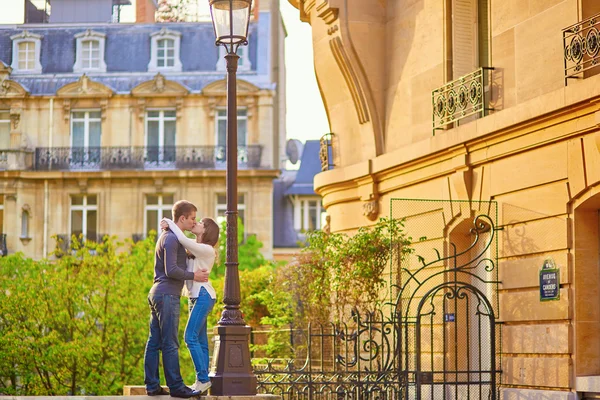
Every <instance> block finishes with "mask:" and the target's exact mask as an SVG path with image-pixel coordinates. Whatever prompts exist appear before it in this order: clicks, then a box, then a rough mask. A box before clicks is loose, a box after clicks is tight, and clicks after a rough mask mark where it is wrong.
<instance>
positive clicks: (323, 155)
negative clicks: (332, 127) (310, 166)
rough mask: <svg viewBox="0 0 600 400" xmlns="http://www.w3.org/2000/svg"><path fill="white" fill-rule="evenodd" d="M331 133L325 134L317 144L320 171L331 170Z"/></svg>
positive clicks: (332, 165)
mask: <svg viewBox="0 0 600 400" xmlns="http://www.w3.org/2000/svg"><path fill="white" fill-rule="evenodd" d="M332 141H333V133H326V134H324V135H323V136H322V137H321V140H320V142H319V144H320V146H319V159H320V160H321V171H328V170H330V169H333V167H334V164H333V143H332Z"/></svg>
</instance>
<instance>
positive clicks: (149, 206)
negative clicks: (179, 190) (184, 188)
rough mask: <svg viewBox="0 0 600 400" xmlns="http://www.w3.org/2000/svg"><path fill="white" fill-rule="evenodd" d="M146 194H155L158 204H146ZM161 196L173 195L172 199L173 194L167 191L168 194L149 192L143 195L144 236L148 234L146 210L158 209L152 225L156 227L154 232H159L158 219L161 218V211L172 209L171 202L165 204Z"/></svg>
mask: <svg viewBox="0 0 600 400" xmlns="http://www.w3.org/2000/svg"><path fill="white" fill-rule="evenodd" d="M148 196H157V197H158V204H148ZM163 196H173V199H175V195H174V194H171V193H168V194H151V193H147V194H146V195H145V196H144V236H146V235H147V234H148V231H149V229H148V228H149V227H148V222H149V221H148V215H147V214H148V211H158V221H157V225H156V226H155V227H154V228H155V229H156V232H158V233H160V221H161V220H162V219H163V212H164V211H165V210H168V211H172V209H173V203H171V204H165V203H164V200H163Z"/></svg>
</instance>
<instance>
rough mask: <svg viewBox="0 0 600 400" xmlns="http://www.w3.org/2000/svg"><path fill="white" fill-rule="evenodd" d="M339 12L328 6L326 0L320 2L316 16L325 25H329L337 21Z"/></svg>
mask: <svg viewBox="0 0 600 400" xmlns="http://www.w3.org/2000/svg"><path fill="white" fill-rule="evenodd" d="M338 15H339V10H338V9H337V8H333V7H331V6H330V5H329V1H328V0H322V3H321V4H319V5H318V6H317V16H318V17H319V18H321V19H322V20H323V21H324V22H325V23H326V24H327V25H331V24H332V23H334V22H335V21H337V19H338Z"/></svg>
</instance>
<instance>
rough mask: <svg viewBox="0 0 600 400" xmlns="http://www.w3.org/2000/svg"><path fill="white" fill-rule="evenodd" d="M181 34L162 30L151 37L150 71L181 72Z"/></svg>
mask: <svg viewBox="0 0 600 400" xmlns="http://www.w3.org/2000/svg"><path fill="white" fill-rule="evenodd" d="M180 43H181V33H179V32H176V31H171V30H169V29H165V28H162V29H161V30H160V31H158V32H154V33H153V34H151V35H150V46H151V48H150V63H149V64H148V71H150V72H159V71H173V72H181V61H180V59H179V47H180Z"/></svg>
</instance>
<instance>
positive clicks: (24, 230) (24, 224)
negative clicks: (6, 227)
mask: <svg viewBox="0 0 600 400" xmlns="http://www.w3.org/2000/svg"><path fill="white" fill-rule="evenodd" d="M29 212H30V207H29V205H27V204H25V205H24V206H23V209H22V212H21V239H29Z"/></svg>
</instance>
